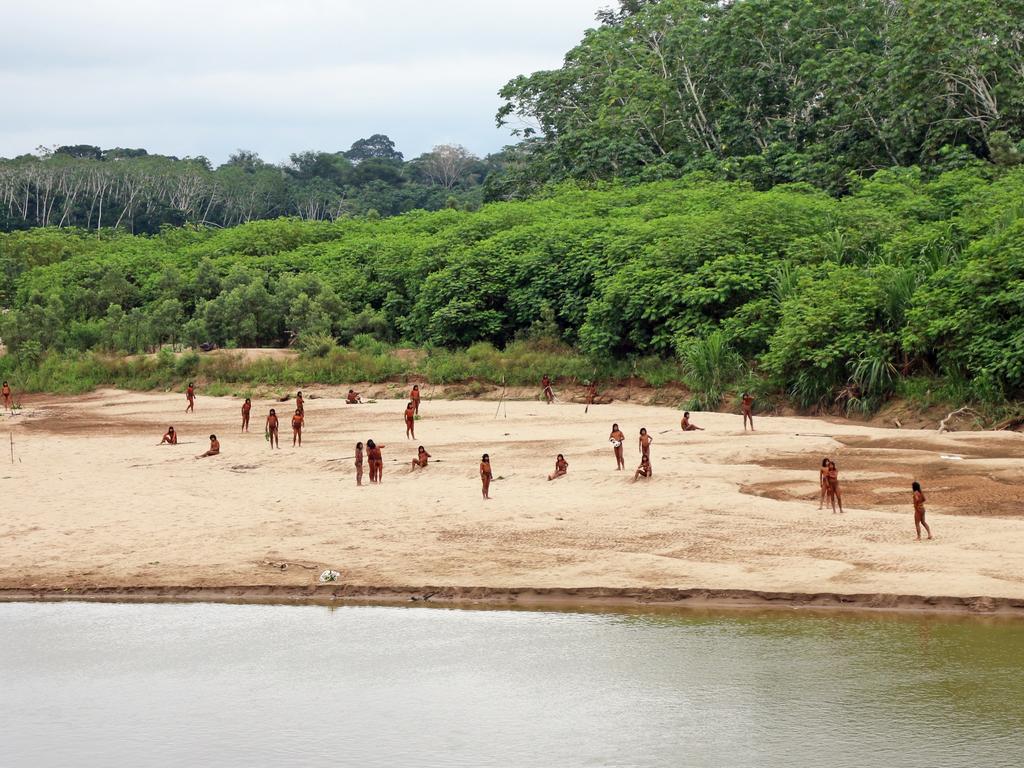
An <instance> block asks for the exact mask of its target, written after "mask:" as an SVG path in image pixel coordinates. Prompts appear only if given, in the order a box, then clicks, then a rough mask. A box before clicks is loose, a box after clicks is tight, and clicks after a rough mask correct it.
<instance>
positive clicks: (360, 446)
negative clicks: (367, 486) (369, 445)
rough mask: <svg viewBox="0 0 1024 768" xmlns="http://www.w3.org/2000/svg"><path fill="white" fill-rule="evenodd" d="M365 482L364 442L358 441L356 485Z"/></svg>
mask: <svg viewBox="0 0 1024 768" xmlns="http://www.w3.org/2000/svg"><path fill="white" fill-rule="evenodd" d="M362 484H363V444H362V442H358V443H356V485H358V486H361V485H362Z"/></svg>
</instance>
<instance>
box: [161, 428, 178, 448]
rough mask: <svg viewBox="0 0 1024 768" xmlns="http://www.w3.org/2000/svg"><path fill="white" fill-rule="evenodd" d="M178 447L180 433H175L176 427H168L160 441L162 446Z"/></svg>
mask: <svg viewBox="0 0 1024 768" xmlns="http://www.w3.org/2000/svg"><path fill="white" fill-rule="evenodd" d="M164 444H167V445H177V444H178V433H177V432H175V431H174V427H168V428H167V431H166V432H164V436H163V437H162V438H161V439H160V445H164Z"/></svg>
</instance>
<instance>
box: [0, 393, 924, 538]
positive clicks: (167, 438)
mask: <svg viewBox="0 0 1024 768" xmlns="http://www.w3.org/2000/svg"><path fill="white" fill-rule="evenodd" d="M541 386H542V395H543V397H544V399H545V401H546V402H547V403H549V404H550V403H552V402H553V401H554V399H555V397H554V392H553V390H552V386H551V379H550V377H549V376H547V375H545V376H544V377H543V379H542V380H541ZM0 392H2V394H3V398H4V405H5V407H8V406H9V401H10V397H11V395H10V387H9V386H8V384H7V382H4V383H3V389H2V390H0ZM596 392H597V390H596V387H595V386H594V384H592V383H588V388H587V405H588V406H589V405H591V404H593V402H594V398H595V397H596ZM195 394H196V390H195V386H194V384H193V383H192V382H189V384H188V387H187V388H186V390H185V398H186V400H187V406H186V408H185V412H186V413H193V412H194V411H195ZM420 401H421V394H420V388H419V385H418V384H414V385H413V387H412V390H411V391H410V393H409V400H408V403H407V404H406V407H405V412H404V415H403V418H404V420H405V434H406V438H407V439H410V440H414V439H415V438H416V419H417V418H418V417H419V411H420ZM345 402H346V403H349V404H356V403H361V402H362V398H361V396H360V394H359V393H358V392H356V391H355V390H352V389H349V391H348V395H347V397H346V400H345ZM740 403H741V410H742V414H743V429H744V431H746V430H747V427H748V426H749V428H750V429H751V431H753V429H754V417H753V404H754V397H753V396H752V395H750V394H749V393H747V392H744V393H743V394H742V396H741V400H740ZM251 411H252V400H251V399H250V398H248V397H247V398H245V402H244V403H242V432H248V431H249V418H250V413H251ZM304 423H305V401H304V399H303V395H302V392H301V391H299V392H298V393H297V394H296V396H295V413H294V414H293V415H292V446H293V447H299V446H301V445H302V429H303V426H304ZM679 426H680V429H681V430H682V431H683V432H693V431H704V428H703V427H699V426H697V425H696V424H694V423H693V421H692V420H691V419H690V412H689V411H685V412H684V413H683V417H682V420H681V421H680V423H679ZM278 432H279V418H278V415H277V411H276V409H274V408H271V409H270V413H269V415H268V416H267V420H266V436H267V439H268V440H269V442H270V447H271V449H273V448H280V442H279V437H278ZM608 440H609V442H610V443H611V444H612V452H613V454H614V456H615V468H616V470H623V469H625V468H626V462H625V458H624V455H623V446H624V444H625V440H626V436H625V433H623V431H622V430H621V429H620V428H619V425H618V424H612V429H611V433H610V434H609V436H608ZM653 442H654V438H653V437H652V436H651V435H650V433H649V432H648V431H647V428H646V427H641V429H640V434H639V437H638V439H637V447H638V449H639V452H640V465H639V466H638V467H637V468H636V470H635V472H634V473H633V480H632V482H634V483H635V482H637V481H638V480H640V479H642V478H644V479H646V478H650V477H652V476H653V475H654V471H653V469H652V467H651V444H652V443H653ZM160 444H161V445H164V444H168V445H177V444H178V435H177V432H175V429H174V427H173V426H170V427H168V428H167V432H166V433H164V436H163V438H162V439H161V441H160ZM385 447H386V446H384V445H378V444H376V443H375V442H374V441H373V440H372V439H369V440H367V441H366V446H365V449H364V447H363V443H362V442H359V443H356V447H355V457H354V458H355V470H356V485H358V486H362V484H363V464H364V461H365V463H367V464H369V469H370V482H371V483H373V484H378V483H381V482H382V480H383V474H384V459H383V455H382V453H381V449H382V448H385ZM219 453H220V442H219V441H218V440H217V436H216V435H210V448H209V450H207V451H206V452H205V453H202V454H200V455H199V456H197V457H196V458H206V457H208V456H216V455H218V454H219ZM431 458H432V456H431V454H430V453H429V452H428V451H427V449H426V448H425V447H424V446H422V445H421V446H419V448H418V449H417V452H416V457H415V458H414V459H412V461H411V462H410V466H411V470H413V471H415V470H419V469H425V468H426V467H427V466H428V464H429V461H430V459H431ZM568 472H569V462H568V461H567V460H566V458H565V456H564V455H563V454H561V453H560V454H558V455H557V457H556V458H555V466H554V471H553V472H552V473H551V474H549V475H548V476H547V477H548V480H549V481H551V480H557V479H558V478H561V477H565V476H566V475H567V474H568ZM493 479H494V474H493V472H492V470H491V459H490V456H489V454H486V453H485V454H484V455H483V456H482V457H481V459H480V482H481V490H482V495H483V498H484V499H490V498H491V497H490V486H491V481H492V480H493ZM818 480H819V486H820V494H819V500H818V509H822V508H824V507H825V506H831V507H832V512H833V514H843V513H844V512H843V495H842V491H841V490H840V485H839V470H838V469H837V467H836V463H835V461H833V460H832V459H830V458H827V457H826V458H824V459H822V461H821V467H820V469H819V475H818ZM912 490H913V494H914V495H913V503H914V525H915V528H916V530H917V538H918V539H920V538H921V528H922V527H923V528H924V530H925V532H926V533H927V534H928V538H929V539H930V538H932V532H931V528H929V527H928V524H927V522H925V508H924V503H925V497H924V493H923V492H922V491H921V485H920V483H918V482H916V481H915V482H914V483H913V485H912Z"/></svg>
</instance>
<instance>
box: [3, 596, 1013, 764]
mask: <svg viewBox="0 0 1024 768" xmlns="http://www.w3.org/2000/svg"><path fill="white" fill-rule="evenodd" d="M0 765H2V766H4V767H5V768H7V767H8V766H18V767H19V768H20V766H32V767H33V768H37V767H39V766H77V767H91V766H97V767H99V766H104V768H106V767H107V766H229V767H234V766H238V767H239V768H241V767H242V766H245V767H247V768H248V767H249V766H262V765H267V766H275V767H276V768H281V767H283V766H360V767H362V768H371V767H373V766H388V767H389V768H390V767H391V766H474V767H477V766H479V767H484V768H486V767H488V766H503V767H504V766H510V767H514V766H543V767H544V768H557V767H559V766H673V767H675V766H716V767H718V766H728V767H732V768H740V767H743V766H759V767H760V766H780V767H781V766H786V767H787V768H790V767H792V766H828V768H845V767H846V766H882V767H889V766H892V767H894V768H915V767H916V766H921V768H936V767H938V766H971V768H988V767H989V766H993V767H1002V766H1006V767H1007V768H1009V767H1011V766H1012V767H1013V768H1020V766H1024V622H1021V621H1019V620H1017V621H1008V620H1003V621H985V620H979V619H968V618H957V619H951V618H937V617H905V616H890V615H884V616H878V615H874V616H863V615H861V616H850V615H835V614H833V615H820V614H819V615H808V614H805V613H799V612H795V611H794V612H777V611H773V612H759V613H744V612H734V613H695V612H682V613H679V612H677V613H585V612H584V613H562V612H533V611H484V610H443V609H430V608H388V607H340V608H327V607H322V606H302V607H294V606H260V605H217V604H191V605H174V604H150V605H133V604H90V603H71V602H69V603H48V604H43V603H36V604H25V603H21V604H17V603H16V604H0Z"/></svg>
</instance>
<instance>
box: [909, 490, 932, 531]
mask: <svg viewBox="0 0 1024 768" xmlns="http://www.w3.org/2000/svg"><path fill="white" fill-rule="evenodd" d="M910 489H911V490H912V491H913V492H914V528H915V529H917V540H918V541H920V540H921V526H922V525H923V526H924V529H925V530H926V531H928V538H929V539H930V538H931V537H932V529H931V528H929V527H928V523H926V522H925V520H924V503H925V502H926V501H928V499H926V498H925V497H924V491H922V490H921V484H920V483H919V482H917V481H916V480H915V481H914V482H913V483H911V484H910Z"/></svg>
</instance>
